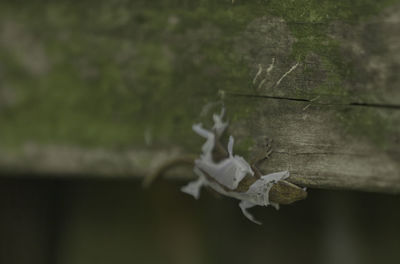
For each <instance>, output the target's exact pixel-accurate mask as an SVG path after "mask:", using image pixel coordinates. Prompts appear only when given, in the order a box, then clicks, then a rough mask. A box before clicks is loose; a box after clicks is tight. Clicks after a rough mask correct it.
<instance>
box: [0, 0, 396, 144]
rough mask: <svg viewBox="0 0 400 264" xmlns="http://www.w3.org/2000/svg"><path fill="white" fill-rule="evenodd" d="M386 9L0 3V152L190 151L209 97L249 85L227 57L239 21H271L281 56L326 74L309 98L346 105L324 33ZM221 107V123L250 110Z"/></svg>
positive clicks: (339, 64)
mask: <svg viewBox="0 0 400 264" xmlns="http://www.w3.org/2000/svg"><path fill="white" fill-rule="evenodd" d="M392 2H393V1H379V2H377V1H370V0H368V1H345V0H342V1H307V0H302V1H289V0H287V1H282V0H273V1H261V0H260V1H238V0H237V1H235V3H234V4H232V3H231V1H230V0H229V1H228V0H226V1H221V0H219V1H212V0H204V1H189V0H187V1H123V0H112V1H89V0H85V1H79V2H75V1H74V2H71V1H57V2H47V1H43V2H41V3H40V4H39V3H38V2H35V3H24V4H23V5H21V3H18V1H2V3H1V4H0V10H1V11H0V15H1V20H0V29H1V32H3V33H2V35H0V36H1V37H0V59H1V68H0V85H1V87H0V90H3V92H2V93H3V94H4V91H12V92H11V93H12V94H13V96H12V100H10V102H9V103H7V104H3V106H0V123H1V129H0V138H1V141H0V144H1V145H2V146H9V147H16V146H20V145H21V144H24V143H26V142H31V141H32V142H36V143H46V144H47V143H50V144H78V145H81V146H88V147H97V146H101V147H109V148H131V147H140V146H145V144H146V142H147V146H157V147H159V146H163V145H164V146H171V145H176V144H180V145H183V146H186V147H188V148H192V147H193V149H197V148H198V144H199V142H200V141H201V139H199V138H198V137H197V136H195V135H194V134H193V133H192V132H191V125H192V123H193V122H196V121H206V120H208V119H209V118H210V113H211V112H210V113H209V114H208V115H204V116H200V113H201V110H202V108H203V107H204V106H205V105H206V104H208V103H212V102H217V101H219V100H220V93H219V91H224V90H229V91H234V92H242V91H245V92H248V91H249V87H251V80H252V77H253V73H252V72H251V70H250V68H249V67H248V65H246V64H244V63H243V60H242V58H241V57H240V55H238V54H236V53H235V49H236V48H237V46H236V47H235V45H237V43H236V44H235V42H237V37H238V36H239V35H240V34H241V32H243V30H244V29H245V28H246V26H247V25H248V24H249V23H250V22H251V21H253V20H254V19H256V18H259V17H262V16H274V17H280V18H283V19H284V20H285V21H286V22H287V24H288V28H289V29H290V32H291V34H293V36H294V37H295V38H296V40H297V41H296V42H295V43H294V45H293V48H292V53H291V54H290V56H291V57H292V58H293V59H295V60H298V61H302V60H304V58H306V56H307V55H308V54H310V53H315V54H317V55H318V56H320V57H321V58H322V61H323V64H324V65H325V66H326V68H329V69H330V70H329V72H330V73H329V76H328V77H327V80H328V81H327V82H324V83H323V84H321V85H320V86H318V87H316V88H315V91H313V92H315V93H319V92H324V91H325V92H326V91H328V92H329V93H333V91H334V90H335V89H336V92H337V93H339V94H341V95H346V94H347V93H348V91H346V90H343V87H344V86H343V85H342V84H343V81H344V80H345V79H346V78H349V76H350V75H349V74H351V67H352V66H351V65H350V64H349V63H348V62H346V61H345V60H343V58H342V57H341V54H340V51H339V46H338V45H339V44H338V43H336V42H335V41H333V40H331V39H329V37H328V36H327V29H328V24H329V23H330V22H332V21H335V20H342V21H346V22H348V23H357V22H359V21H360V20H362V19H364V18H365V17H367V16H371V15H374V14H377V13H379V11H380V10H381V9H382V8H383V7H385V6H387V5H389V4H391V3H392ZM21 6H22V7H21ZM18 47H19V48H18ZM35 63H36V64H35ZM37 69H39V70H37ZM298 92H299V94H300V93H301V91H298ZM232 102H234V103H232ZM226 104H227V107H228V108H229V115H230V116H229V118H230V120H232V121H235V120H240V119H241V118H245V117H246V116H248V115H251V113H252V109H253V108H254V106H253V105H249V104H248V101H243V102H240V101H239V100H229V99H228V100H226ZM216 109H218V107H214V108H213V109H212V111H214V110H216ZM244 142H247V141H246V140H245V141H244Z"/></svg>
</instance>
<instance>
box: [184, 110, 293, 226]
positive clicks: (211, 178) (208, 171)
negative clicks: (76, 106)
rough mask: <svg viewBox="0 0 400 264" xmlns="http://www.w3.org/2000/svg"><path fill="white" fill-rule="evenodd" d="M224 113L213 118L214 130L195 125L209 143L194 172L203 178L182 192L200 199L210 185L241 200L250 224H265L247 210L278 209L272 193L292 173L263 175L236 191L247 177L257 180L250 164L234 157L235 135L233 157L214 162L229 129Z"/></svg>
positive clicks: (195, 128) (230, 149)
mask: <svg viewBox="0 0 400 264" xmlns="http://www.w3.org/2000/svg"><path fill="white" fill-rule="evenodd" d="M224 112H225V110H224V109H222V111H221V113H220V115H217V114H214V115H213V119H214V126H213V128H212V131H209V130H207V129H204V128H203V127H202V124H195V125H193V130H194V131H195V132H196V133H197V134H199V135H200V136H202V137H204V138H205V139H206V142H205V143H204V144H203V146H202V154H201V155H200V158H198V159H196V160H195V167H194V172H195V173H196V174H197V175H198V176H199V178H198V179H197V180H196V181H193V182H190V183H189V184H187V185H186V186H184V187H182V189H181V190H182V191H183V192H185V193H187V194H190V195H192V196H193V197H194V198H196V199H198V198H199V196H200V189H201V187H202V186H208V187H210V188H212V189H213V190H215V191H217V192H219V193H221V194H223V195H225V196H229V197H232V198H236V199H238V200H241V202H240V203H239V207H240V209H241V210H242V212H243V214H244V215H245V216H246V217H247V218H248V219H249V220H250V221H252V222H254V223H256V224H261V222H259V221H257V220H256V219H255V218H254V217H253V215H251V214H250V213H249V212H248V211H247V209H248V208H251V207H253V206H256V205H260V206H268V205H270V204H271V205H272V206H274V207H276V208H278V207H279V205H278V204H276V203H272V202H270V201H269V191H270V190H271V187H272V186H273V185H274V184H275V183H276V182H278V181H280V180H284V179H286V178H288V177H289V172H288V171H281V172H276V173H272V174H268V175H263V176H261V177H260V178H258V179H257V180H255V181H254V183H253V184H252V185H250V187H249V188H248V190H247V191H245V192H238V191H235V189H236V188H237V187H238V185H239V184H240V182H241V181H242V180H243V179H244V178H245V177H246V175H250V177H255V175H254V171H253V170H252V168H251V166H250V164H249V163H248V162H247V161H246V160H245V159H244V158H243V157H241V156H238V155H234V154H233V143H234V139H233V136H230V137H229V143H228V148H227V149H228V154H229V156H228V157H227V158H225V159H223V160H221V161H219V162H215V161H214V160H213V156H212V151H213V149H214V147H215V145H216V140H217V138H219V137H220V136H221V135H222V133H223V132H224V131H225V129H226V127H227V126H228V123H227V122H223V120H222V119H223V116H224ZM216 137H217V138H216Z"/></svg>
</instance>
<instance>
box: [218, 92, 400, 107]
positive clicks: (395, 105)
mask: <svg viewBox="0 0 400 264" xmlns="http://www.w3.org/2000/svg"><path fill="white" fill-rule="evenodd" d="M226 94H227V95H230V96H235V97H248V98H264V99H274V100H286V101H295V102H307V103H312V104H313V105H319V106H352V107H353V106H354V107H371V108H382V109H392V110H400V105H397V104H378V103H368V102H349V103H318V102H315V101H314V100H313V99H305V98H295V97H286V96H273V95H258V94H242V93H234V92H226Z"/></svg>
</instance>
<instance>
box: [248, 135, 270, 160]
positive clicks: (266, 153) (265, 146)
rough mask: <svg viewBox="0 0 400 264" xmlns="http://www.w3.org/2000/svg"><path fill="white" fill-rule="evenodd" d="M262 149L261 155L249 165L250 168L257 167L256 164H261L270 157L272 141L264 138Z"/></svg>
mask: <svg viewBox="0 0 400 264" xmlns="http://www.w3.org/2000/svg"><path fill="white" fill-rule="evenodd" d="M262 148H263V149H264V150H263V151H262V154H261V155H259V156H258V157H257V158H256V159H255V160H254V162H253V163H252V164H251V165H252V167H257V165H258V164H260V163H261V162H263V161H265V160H267V159H269V157H270V156H271V154H272V152H273V150H272V139H269V138H267V137H266V138H264V143H263V145H262Z"/></svg>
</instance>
